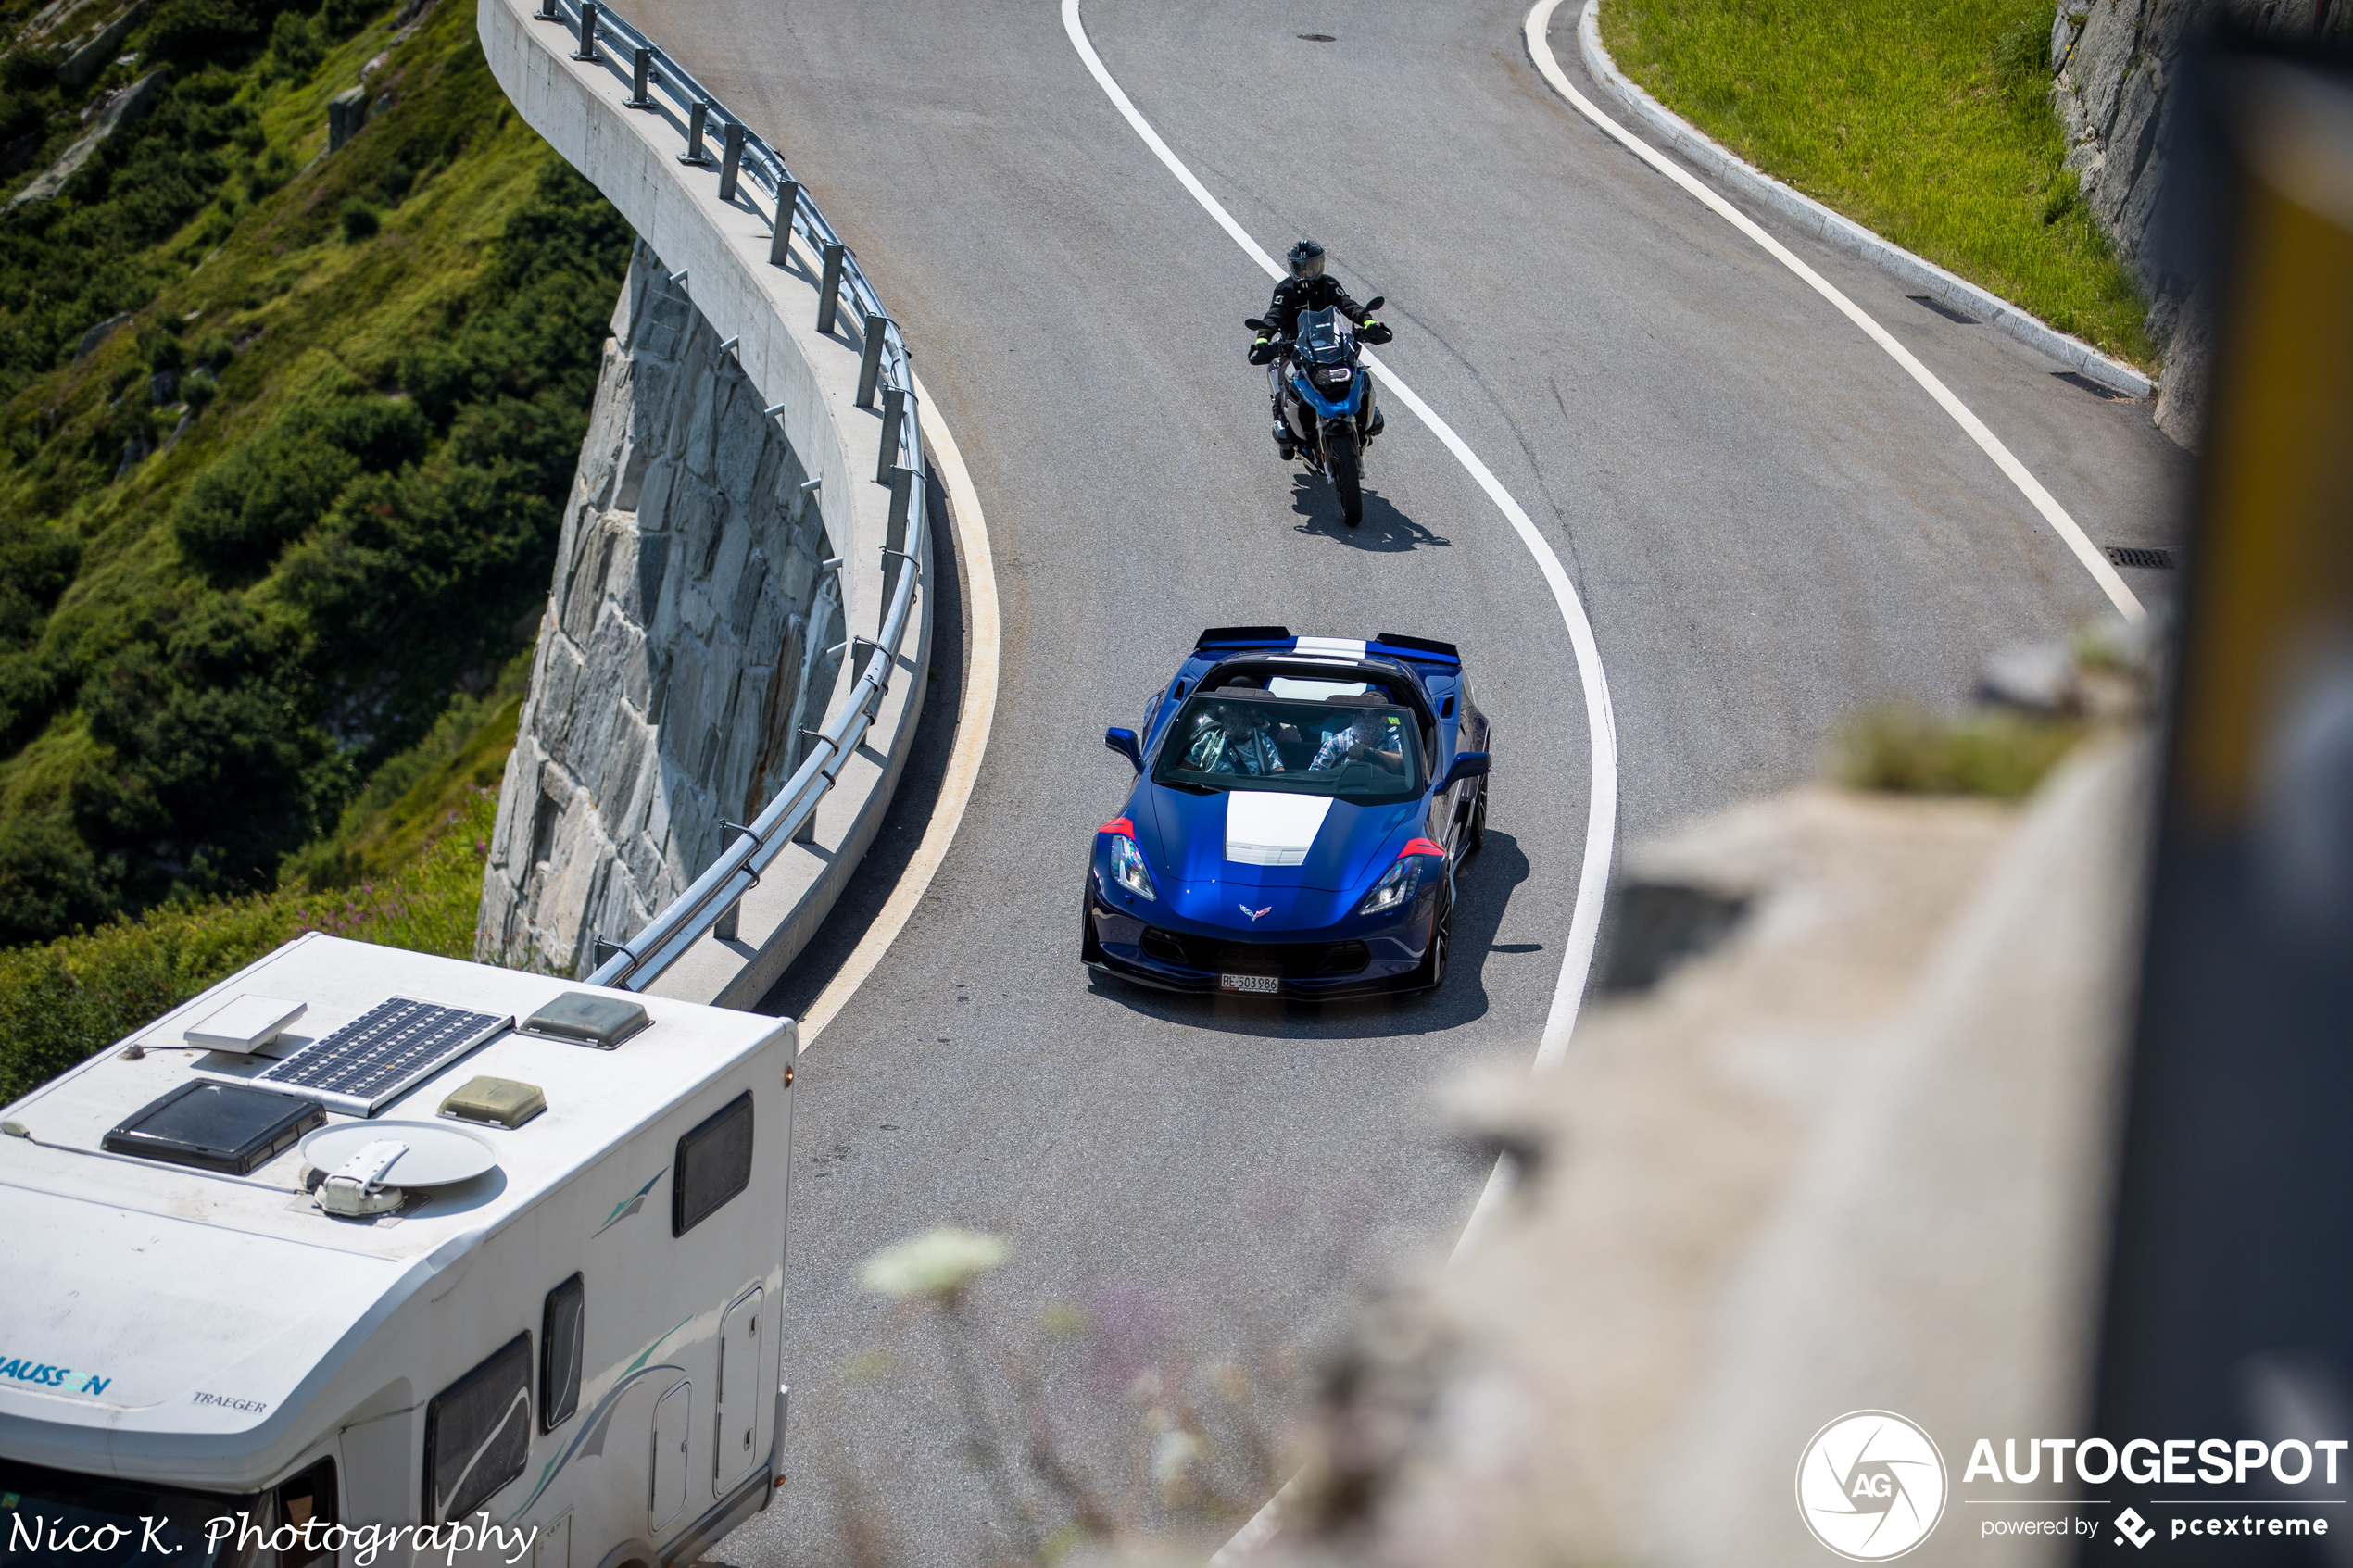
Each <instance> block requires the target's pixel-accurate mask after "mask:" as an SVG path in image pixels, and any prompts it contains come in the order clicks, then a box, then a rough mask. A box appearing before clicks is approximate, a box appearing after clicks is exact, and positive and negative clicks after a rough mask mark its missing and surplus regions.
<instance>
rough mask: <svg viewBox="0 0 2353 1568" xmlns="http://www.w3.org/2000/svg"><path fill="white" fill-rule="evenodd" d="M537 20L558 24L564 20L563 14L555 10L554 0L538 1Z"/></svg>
mask: <svg viewBox="0 0 2353 1568" xmlns="http://www.w3.org/2000/svg"><path fill="white" fill-rule="evenodd" d="M539 19H540V20H541V21H543V22H560V21H561V20H563V19H564V14H563V12H562V11H561V10H560V9H558V8H557V6H556V0H539Z"/></svg>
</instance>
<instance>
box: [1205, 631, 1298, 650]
mask: <svg viewBox="0 0 2353 1568" xmlns="http://www.w3.org/2000/svg"><path fill="white" fill-rule="evenodd" d="M1291 641H1292V637H1291V634H1290V627H1288V626H1212V627H1211V628H1210V629H1209V630H1208V631H1206V632H1203V633H1202V634H1201V638H1200V640H1199V641H1198V642H1196V643H1194V644H1193V646H1195V647H1197V648H1263V647H1266V646H1269V645H1271V644H1275V643H1284V644H1288V643H1290V642H1291Z"/></svg>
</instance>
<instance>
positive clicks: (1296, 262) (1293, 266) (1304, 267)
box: [1285, 240, 1324, 278]
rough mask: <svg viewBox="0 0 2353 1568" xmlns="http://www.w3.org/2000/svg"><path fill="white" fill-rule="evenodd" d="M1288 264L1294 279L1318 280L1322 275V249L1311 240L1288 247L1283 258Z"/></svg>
mask: <svg viewBox="0 0 2353 1568" xmlns="http://www.w3.org/2000/svg"><path fill="white" fill-rule="evenodd" d="M1285 259H1286V260H1288V261H1289V262H1290V275H1291V276H1292V277H1294V278H1320V277H1322V276H1323V275H1324V247H1323V246H1322V245H1317V244H1316V243H1315V241H1313V240H1302V241H1300V242H1299V243H1298V244H1297V245H1293V246H1291V247H1290V256H1289V257H1285Z"/></svg>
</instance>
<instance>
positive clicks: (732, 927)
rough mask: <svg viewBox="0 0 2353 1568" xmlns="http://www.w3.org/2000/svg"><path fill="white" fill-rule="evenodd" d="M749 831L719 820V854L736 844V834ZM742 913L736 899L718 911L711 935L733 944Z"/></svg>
mask: <svg viewBox="0 0 2353 1568" xmlns="http://www.w3.org/2000/svg"><path fill="white" fill-rule="evenodd" d="M750 831H751V830H750V829H749V828H748V827H746V826H744V824H743V823H741V822H729V821H728V820H727V819H726V818H724V817H722V818H720V819H719V852H720V853H721V854H722V855H724V854H725V853H726V852H727V847H728V846H730V845H732V844H734V843H735V842H736V835H737V834H746V833H749V832H750ZM758 885H759V883H758V881H757V879H755V880H754V882H753V886H758ZM745 891H746V892H749V891H750V889H749V888H746V889H745ZM743 912H744V901H743V900H742V899H741V898H738V899H736V901H735V902H734V903H732V904H730V905H728V906H727V907H726V909H723V910H721V911H720V915H719V918H718V919H717V920H716V921H714V922H711V935H713V936H715V937H717V938H718V939H719V940H720V941H722V942H733V941H734V940H735V939H736V932H737V931H738V930H740V929H741V922H742V919H743Z"/></svg>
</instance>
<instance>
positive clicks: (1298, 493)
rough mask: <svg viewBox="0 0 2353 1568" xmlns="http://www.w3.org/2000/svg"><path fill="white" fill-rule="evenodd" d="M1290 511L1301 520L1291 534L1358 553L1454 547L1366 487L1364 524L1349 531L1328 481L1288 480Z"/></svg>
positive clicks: (1301, 475)
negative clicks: (1311, 536)
mask: <svg viewBox="0 0 2353 1568" xmlns="http://www.w3.org/2000/svg"><path fill="white" fill-rule="evenodd" d="M1290 509H1291V510H1292V512H1293V513H1295V514H1296V515H1297V516H1299V517H1300V518H1302V519H1303V520H1304V521H1302V522H1300V523H1298V524H1296V525H1294V527H1293V529H1292V532H1293V533H1316V534H1321V535H1323V536H1324V537H1326V538H1328V539H1337V540H1340V542H1341V543H1342V544H1347V545H1353V546H1356V547H1357V548H1358V549H1360V550H1374V551H1386V552H1390V553H1395V552H1398V551H1403V550H1414V549H1424V548H1431V547H1442V546H1451V545H1453V540H1452V539H1449V538H1447V537H1446V536H1445V535H1444V534H1442V533H1431V532H1430V531H1429V530H1428V529H1427V528H1424V527H1423V526H1422V525H1421V524H1420V523H1418V522H1416V521H1414V520H1413V519H1412V518H1409V517H1407V516H1406V515H1405V514H1404V513H1403V512H1401V511H1399V510H1398V509H1397V508H1395V507H1394V506H1392V505H1390V502H1389V499H1388V497H1387V496H1384V495H1382V494H1381V493H1380V492H1379V491H1378V490H1376V489H1374V488H1373V487H1372V486H1371V485H1369V484H1368V485H1366V486H1365V520H1364V521H1362V522H1360V523H1358V524H1357V525H1356V526H1355V527H1354V528H1351V527H1349V526H1348V523H1347V521H1346V520H1345V519H1343V518H1342V517H1341V516H1340V496H1339V495H1338V494H1337V493H1335V492H1334V491H1333V489H1332V484H1331V481H1330V480H1327V479H1326V478H1324V477H1323V476H1322V475H1321V474H1314V473H1309V472H1307V471H1305V470H1300V471H1298V472H1295V473H1293V474H1292V475H1291V477H1290Z"/></svg>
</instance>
